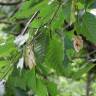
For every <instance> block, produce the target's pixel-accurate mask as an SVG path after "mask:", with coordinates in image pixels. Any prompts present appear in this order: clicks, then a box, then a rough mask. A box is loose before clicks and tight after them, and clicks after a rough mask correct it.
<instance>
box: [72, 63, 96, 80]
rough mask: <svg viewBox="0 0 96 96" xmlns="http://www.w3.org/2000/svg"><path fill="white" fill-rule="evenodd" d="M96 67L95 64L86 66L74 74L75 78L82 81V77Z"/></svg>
mask: <svg viewBox="0 0 96 96" xmlns="http://www.w3.org/2000/svg"><path fill="white" fill-rule="evenodd" d="M94 66H95V65H94V64H89V63H88V64H86V63H85V66H83V67H82V68H80V69H79V70H78V71H77V72H75V73H73V76H72V77H73V78H74V79H80V78H81V76H82V75H83V74H85V73H87V72H88V71H89V70H90V69H92V68H93V67H94Z"/></svg>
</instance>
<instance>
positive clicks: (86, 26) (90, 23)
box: [78, 13, 96, 44]
mask: <svg viewBox="0 0 96 96" xmlns="http://www.w3.org/2000/svg"><path fill="white" fill-rule="evenodd" d="M95 28H96V17H95V16H94V15H92V14H90V13H86V14H85V15H84V16H83V23H82V24H79V27H78V31H79V32H80V33H81V34H83V35H84V36H85V37H86V38H87V39H88V40H90V41H91V42H93V43H94V44H95V43H96V30H95Z"/></svg>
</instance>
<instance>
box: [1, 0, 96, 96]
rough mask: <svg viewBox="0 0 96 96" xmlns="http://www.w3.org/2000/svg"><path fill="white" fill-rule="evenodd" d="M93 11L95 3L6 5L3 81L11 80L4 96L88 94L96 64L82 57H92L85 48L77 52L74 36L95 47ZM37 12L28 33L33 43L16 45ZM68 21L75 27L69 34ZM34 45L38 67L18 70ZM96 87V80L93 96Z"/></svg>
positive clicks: (43, 0)
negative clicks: (74, 45) (75, 33)
mask: <svg viewBox="0 0 96 96" xmlns="http://www.w3.org/2000/svg"><path fill="white" fill-rule="evenodd" d="M16 8H17V9H18V10H17V9H16ZM93 8H96V1H95V0H84V1H83V0H26V1H22V3H20V4H19V6H17V5H16V6H3V7H1V9H0V15H1V17H2V16H4V17H5V19H4V20H1V22H0V23H1V24H0V31H1V32H0V34H1V35H0V78H1V79H5V80H6V85H5V86H6V91H5V96H30V95H28V93H29V92H30V93H32V94H34V95H31V96H85V92H86V75H87V73H88V72H89V70H91V69H92V68H93V67H94V66H95V65H93V64H91V63H90V62H88V61H87V60H86V59H84V58H83V59H82V58H81V57H82V56H83V55H84V56H86V55H87V53H86V52H84V50H83V49H82V50H80V52H79V53H77V52H76V51H75V50H74V48H73V41H72V38H74V30H76V31H77V33H78V34H83V35H84V36H85V37H86V38H87V39H88V40H89V41H91V42H92V43H93V44H96V30H95V29H96V15H95V16H94V15H93V14H91V13H90V10H91V9H93ZM5 9H6V10H5ZM37 11H40V12H39V14H38V16H37V17H35V19H34V20H33V21H32V22H31V23H30V24H29V26H28V29H27V31H26V33H29V38H28V40H27V41H26V43H25V44H24V45H22V46H20V47H18V46H17V45H16V44H15V43H14V40H15V39H16V37H17V34H20V33H21V31H22V29H24V26H26V23H27V22H28V20H30V18H31V17H32V16H33V14H34V13H35V12H37ZM14 12H15V14H13V13H14ZM76 14H77V15H76ZM64 20H67V21H68V22H73V23H74V29H73V30H72V31H71V32H68V31H67V30H65V26H64ZM29 41H31V44H32V45H33V46H34V48H33V49H32V50H33V52H34V55H35V59H36V66H35V67H33V68H32V69H31V70H30V69H28V68H27V69H26V68H25V67H24V68H23V69H18V68H17V64H18V62H19V59H20V58H21V57H22V56H23V55H24V48H25V47H26V46H28V45H27V44H28V42H29ZM26 58H30V57H28V56H26ZM95 86H96V84H95V79H94V82H93V84H92V88H93V90H91V91H92V92H93V95H92V96H95V95H96V94H95V91H96V88H95Z"/></svg>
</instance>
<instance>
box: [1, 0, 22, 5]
mask: <svg viewBox="0 0 96 96" xmlns="http://www.w3.org/2000/svg"><path fill="white" fill-rule="evenodd" d="M21 2H22V0H19V1H17V2H11V3H9V2H6V3H5V2H0V5H1V6H13V5H18V4H20V3H21Z"/></svg>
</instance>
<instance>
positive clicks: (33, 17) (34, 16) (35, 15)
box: [21, 11, 40, 35]
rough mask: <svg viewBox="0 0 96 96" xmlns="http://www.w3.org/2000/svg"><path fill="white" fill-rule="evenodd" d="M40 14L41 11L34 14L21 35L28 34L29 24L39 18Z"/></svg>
mask: <svg viewBox="0 0 96 96" xmlns="http://www.w3.org/2000/svg"><path fill="white" fill-rule="evenodd" d="M39 13H40V11H36V12H35V13H34V14H33V16H32V17H31V18H30V20H29V21H28V22H27V24H26V26H25V28H24V29H23V31H22V32H21V35H24V34H25V32H26V30H27V28H28V26H29V24H30V23H31V22H32V21H33V20H34V19H35V18H36V17H37V15H38V14H39Z"/></svg>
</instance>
